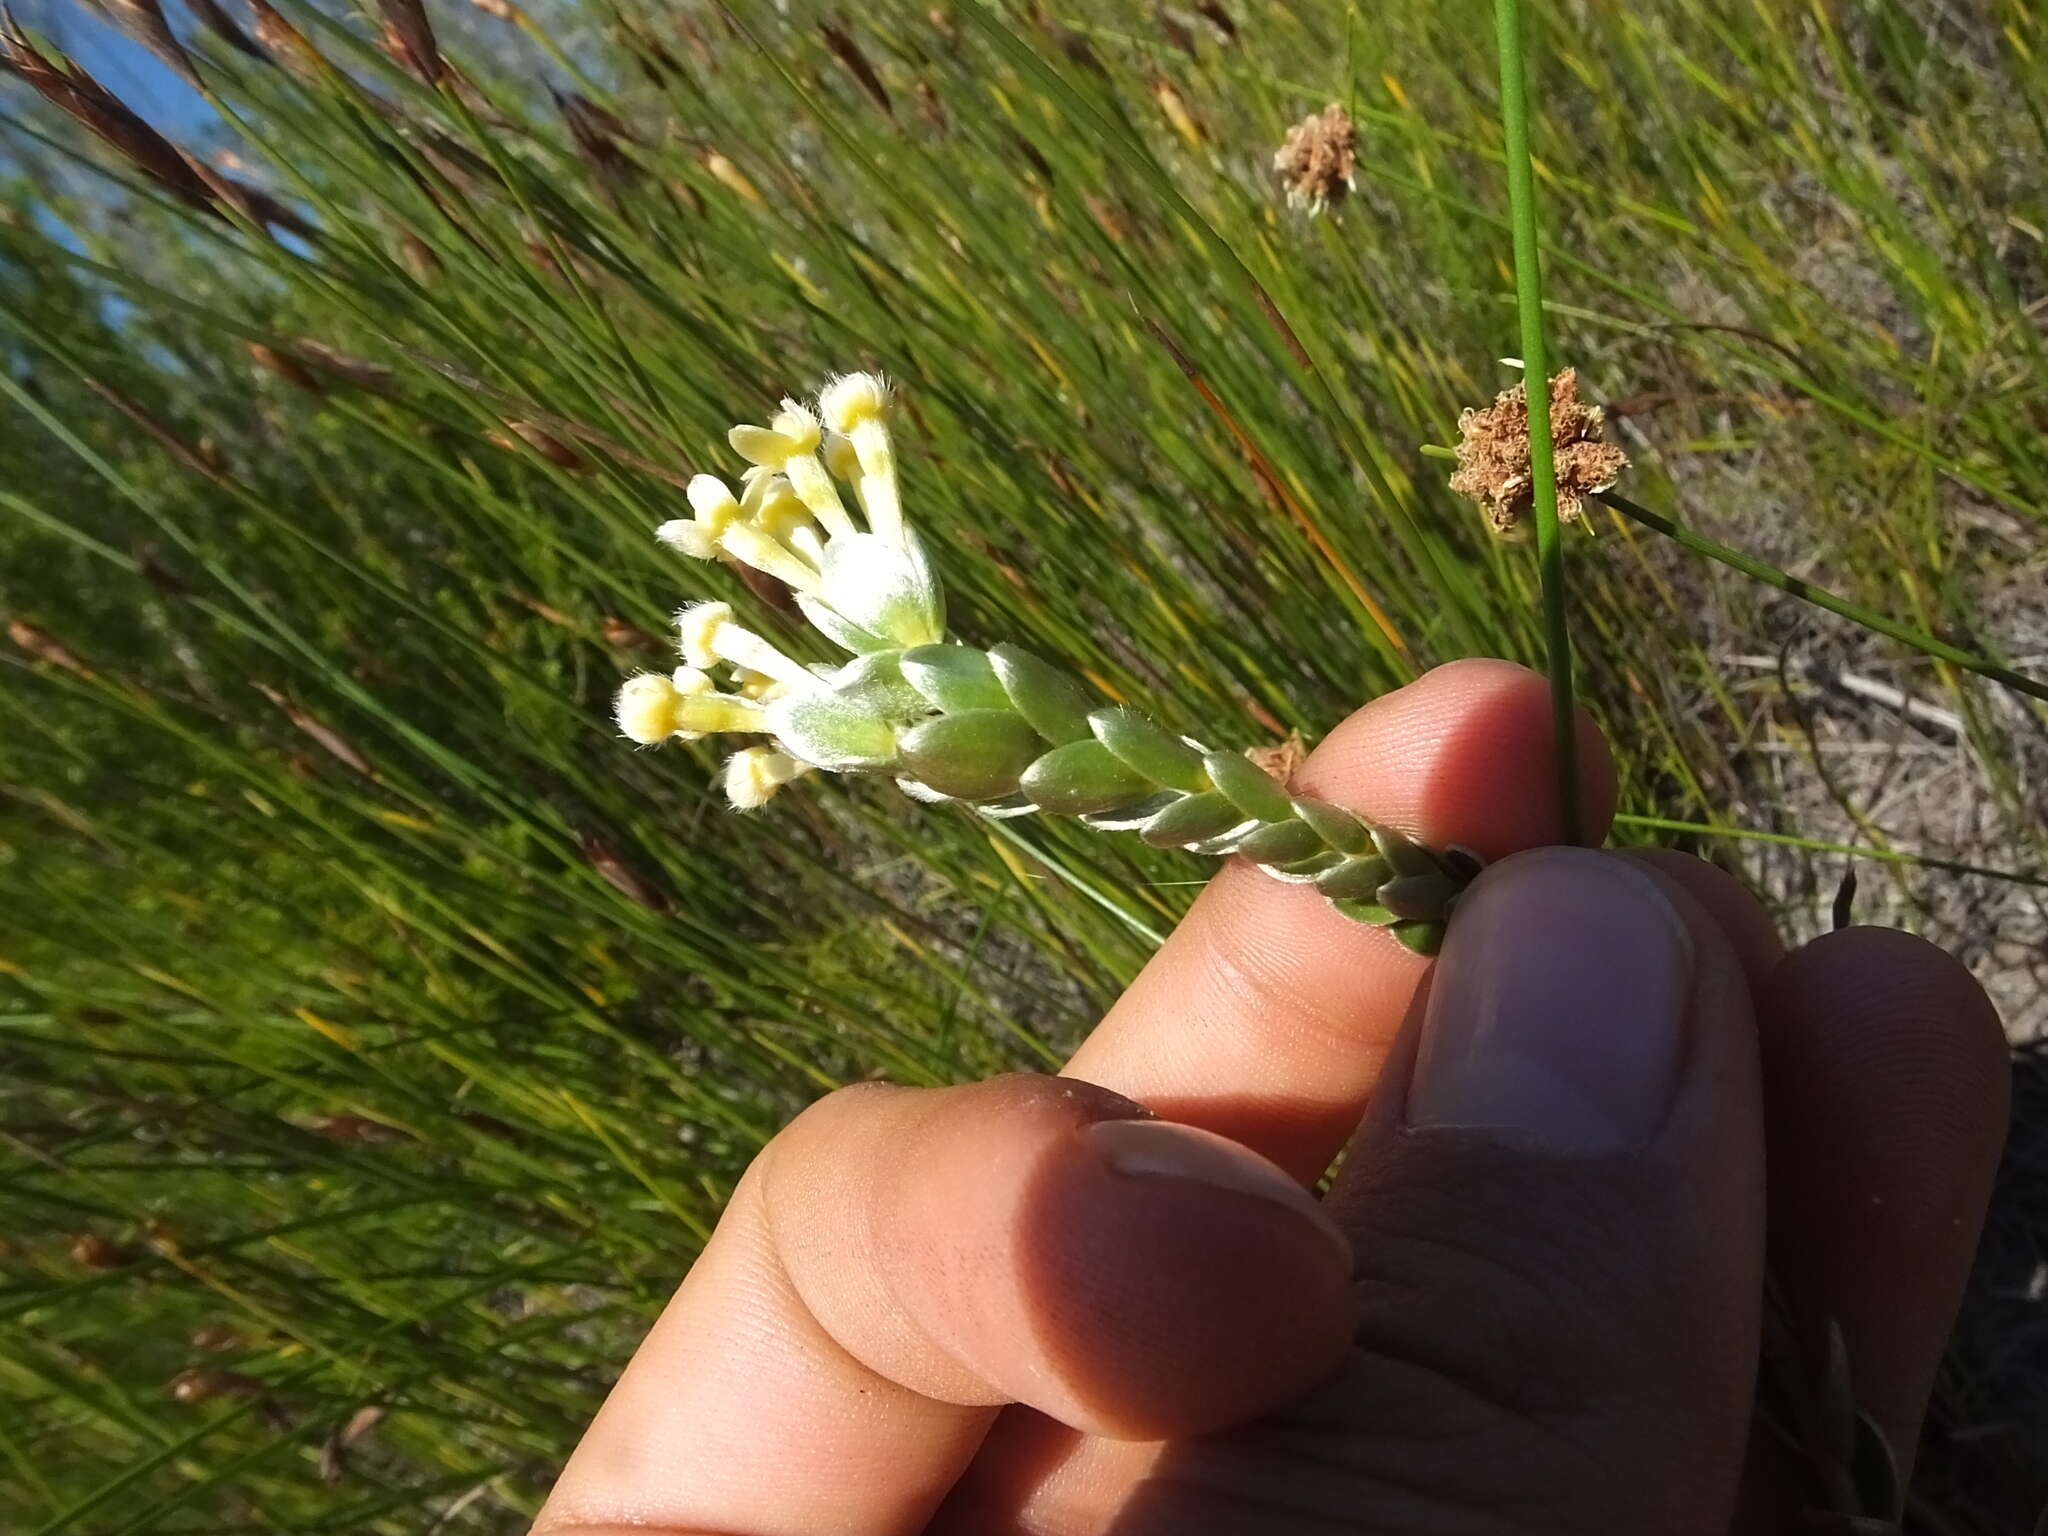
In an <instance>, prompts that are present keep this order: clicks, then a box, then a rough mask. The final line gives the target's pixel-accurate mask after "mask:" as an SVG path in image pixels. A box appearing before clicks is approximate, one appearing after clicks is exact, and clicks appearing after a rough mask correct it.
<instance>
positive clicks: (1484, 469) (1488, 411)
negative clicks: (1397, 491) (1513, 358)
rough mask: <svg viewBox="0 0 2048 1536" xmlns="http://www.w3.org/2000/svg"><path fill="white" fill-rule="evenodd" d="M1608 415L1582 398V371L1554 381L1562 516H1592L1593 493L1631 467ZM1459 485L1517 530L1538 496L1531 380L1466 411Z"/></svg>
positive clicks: (1498, 524) (1553, 429) (1499, 526)
mask: <svg viewBox="0 0 2048 1536" xmlns="http://www.w3.org/2000/svg"><path fill="white" fill-rule="evenodd" d="M1604 420H1605V415H1604V413H1603V412H1602V411H1601V409H1600V407H1599V406H1597V405H1586V404H1584V403H1582V402H1581V401H1580V399H1579V376H1578V372H1577V370H1576V369H1572V368H1567V369H1565V370H1564V372H1562V373H1560V374H1555V375H1553V376H1552V378H1551V380H1550V440H1551V444H1552V449H1553V458H1554V459H1555V461H1556V467H1557V515H1558V517H1559V518H1561V519H1563V520H1564V521H1567V522H1570V521H1573V520H1575V519H1579V518H1583V517H1584V516H1585V501H1586V498H1587V497H1588V496H1592V495H1594V494H1595V493H1597V492H1600V491H1604V490H1606V489H1607V488H1608V487H1609V486H1611V485H1613V484H1614V482H1615V481H1616V480H1618V479H1620V478H1621V472H1622V471H1623V470H1625V469H1627V468H1628V455H1627V454H1625V453H1623V452H1622V451H1621V449H1619V448H1618V447H1616V446H1615V445H1614V444H1613V443H1610V442H1607V441H1605V440H1604V439H1603V438H1602V436H1601V424H1602V422H1603V421H1604ZM1451 489H1452V490H1454V491H1456V492H1457V493H1458V494H1459V495H1460V496H1470V497H1471V498H1472V499H1473V500H1474V501H1476V502H1478V503H1479V505H1480V506H1482V507H1484V508H1485V509H1486V517H1487V521H1489V522H1491V523H1492V524H1493V526H1494V528H1495V530H1496V531H1497V532H1500V533H1511V532H1513V531H1514V530H1515V529H1516V528H1517V527H1519V526H1520V525H1521V523H1522V520H1523V519H1524V518H1526V517H1527V516H1528V515H1529V509H1530V507H1531V506H1532V505H1533V504H1534V502H1535V495H1536V487H1535V481H1534V479H1533V477H1532V475H1531V472H1530V468H1529V401H1528V396H1527V395H1526V394H1525V393H1524V386H1523V385H1521V384H1517V385H1516V386H1515V387H1514V388H1513V389H1504V390H1502V391H1501V392H1500V393H1499V394H1498V395H1496V396H1494V399H1493V404H1492V405H1489V406H1486V407H1484V408H1482V409H1478V410H1468V411H1466V412H1464V413H1463V414H1462V415H1461V416H1459V417H1458V472H1457V473H1456V474H1454V475H1452V476H1451Z"/></svg>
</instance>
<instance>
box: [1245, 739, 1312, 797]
mask: <svg viewBox="0 0 2048 1536" xmlns="http://www.w3.org/2000/svg"><path fill="white" fill-rule="evenodd" d="M1244 755H1245V756H1246V757H1248V758H1249V759H1251V761H1252V763H1253V765H1254V766H1256V767H1257V768H1258V769H1259V770H1260V772H1262V773H1265V774H1267V775H1268V776H1269V777H1271V778H1274V779H1277V780H1278V781H1279V782H1280V783H1282V784H1285V783H1287V781H1288V780H1290V779H1292V778H1293V777H1294V775H1295V773H1296V772H1297V771H1299V769H1300V768H1301V765H1302V764H1303V763H1305V762H1307V761H1308V744H1307V743H1306V742H1304V741H1303V740H1302V739H1301V732H1300V731H1298V730H1294V731H1289V732H1288V733H1287V737H1286V739H1285V740H1284V741H1276V742H1274V743H1273V744H1272V745H1271V746H1269V747H1246V748H1245V749H1244Z"/></svg>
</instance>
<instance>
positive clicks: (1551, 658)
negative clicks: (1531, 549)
mask: <svg viewBox="0 0 2048 1536" xmlns="http://www.w3.org/2000/svg"><path fill="white" fill-rule="evenodd" d="M1493 18H1494V30H1495V31H1496V32H1497V33H1498V34H1499V38H1500V121H1501V131H1502V134H1503V136H1504V137H1505V139H1506V145H1505V155H1506V160H1507V173H1508V212H1509V218H1510V220H1511V222H1512V225H1513V228H1514V237H1515V297H1516V301H1517V303H1518V306H1519V308H1520V310H1521V318H1522V381H1523V388H1522V393H1523V395H1524V396H1525V397H1526V399H1527V400H1528V402H1529V470H1530V474H1531V477H1532V479H1533V487H1534V491H1535V506H1534V512H1535V521H1536V563H1537V569H1538V571H1539V573H1540V575H1541V579H1542V585H1543V649H1544V653H1545V656H1546V658H1547V662H1546V670H1547V671H1548V672H1549V673H1550V705H1551V720H1552V723H1553V726H1554V730H1555V735H1556V738H1557V747H1556V752H1557V789H1558V797H1559V809H1560V812H1561V815H1562V819H1563V827H1564V840H1565V841H1566V842H1567V843H1576V842H1579V841H1581V840H1582V826H1583V821H1582V818H1581V816H1580V814H1579V764H1578V756H1579V753H1578V745H1579V742H1578V726H1577V721H1576V716H1575V713H1574V710H1573V707H1572V637H1571V629H1570V626H1569V623H1568V621H1567V613H1566V608H1565V588H1564V540H1563V539H1562V538H1561V537H1560V530H1559V528H1558V520H1557V468H1556V463H1555V460H1554V457H1553V455H1552V452H1551V442H1550V362H1549V358H1548V356H1547V349H1546V347H1545V346H1544V342H1543V265H1542V252H1541V249H1540V246H1539V242H1538V240H1537V229H1536V177H1535V172H1534V169H1533V167H1532V164H1531V161H1530V157H1529V89H1528V81H1527V78H1526V75H1525V73H1524V70H1523V68H1522V12H1521V6H1520V5H1519V3H1518V0H1494V8H1493Z"/></svg>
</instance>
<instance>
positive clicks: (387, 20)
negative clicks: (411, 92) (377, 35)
mask: <svg viewBox="0 0 2048 1536" xmlns="http://www.w3.org/2000/svg"><path fill="white" fill-rule="evenodd" d="M377 9H378V10H379V11H381V12H382V13H383V16H384V51H385V52H386V53H388V54H389V55H391V57H392V58H393V59H394V60H396V61H397V62H398V63H399V64H400V65H402V66H404V67H405V68H406V69H407V70H409V71H411V73H412V74H413V75H414V77H415V78H417V79H418V80H419V81H420V82H421V83H422V84H424V85H439V84H440V83H441V79H442V77H443V76H444V75H446V74H447V72H448V71H447V67H446V66H445V65H444V64H443V63H442V62H441V49H440V45H439V44H437V43H436V42H435V41H434V28H433V25H432V24H431V23H430V22H429V21H428V20H427V8H426V7H425V6H424V5H422V4H421V3H420V0H377Z"/></svg>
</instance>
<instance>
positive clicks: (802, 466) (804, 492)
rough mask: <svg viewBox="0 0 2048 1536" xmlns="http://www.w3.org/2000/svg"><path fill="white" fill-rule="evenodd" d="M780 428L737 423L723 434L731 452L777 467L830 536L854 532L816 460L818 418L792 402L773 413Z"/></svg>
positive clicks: (823, 469)
mask: <svg viewBox="0 0 2048 1536" xmlns="http://www.w3.org/2000/svg"><path fill="white" fill-rule="evenodd" d="M775 420H776V421H777V422H778V423H779V424H780V426H781V427H787V428H788V429H789V430H788V431H782V430H780V429H779V428H778V427H753V426H746V425H741V426H737V427H734V428H733V429H732V431H730V432H728V433H727V434H726V441H728V442H729V443H731V444H732V446H733V451H734V452H735V453H737V454H738V455H739V456H740V457H741V458H743V459H745V460H747V461H748V462H749V463H750V464H754V465H757V466H759V467H760V468H762V469H768V470H779V471H780V472H781V473H782V474H783V475H785V476H787V477H788V479H789V484H790V489H792V490H793V491H795V492H796V494H797V495H798V497H800V498H801V499H802V501H803V504H804V505H805V506H807V507H809V508H810V509H811V512H812V513H813V514H814V515H815V516H816V517H817V519H818V521H819V522H821V523H823V524H824V525H825V529H826V531H827V532H828V533H830V534H831V535H832V536H833V537H834V538H837V537H838V536H839V535H840V534H842V533H852V532H853V531H854V527H853V519H852V518H851V517H850V516H848V515H847V511H846V504H845V503H844V502H842V501H841V500H840V499H839V487H838V486H836V485H834V484H833V483H832V477H831V476H830V475H829V474H827V473H826V472H825V466H824V465H823V464H822V463H820V462H819V461H818V442H819V437H820V428H819V426H818V419H817V418H816V417H815V416H813V415H811V413H810V412H809V411H806V410H804V409H803V408H802V407H800V406H797V405H795V404H794V403H789V404H785V406H784V407H783V409H782V410H781V411H779V412H777V413H776V417H775Z"/></svg>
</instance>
